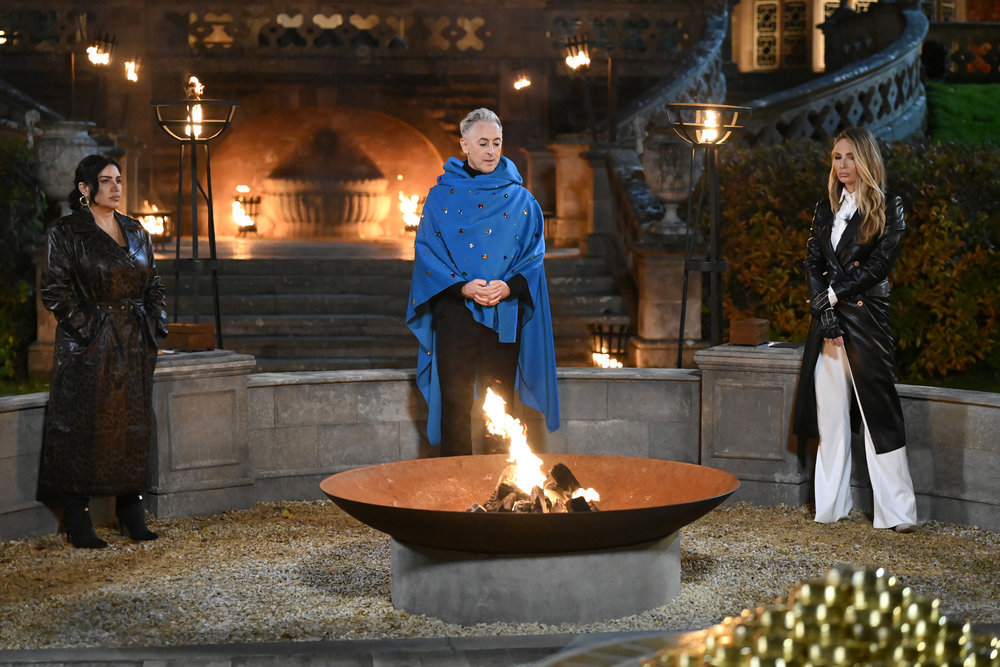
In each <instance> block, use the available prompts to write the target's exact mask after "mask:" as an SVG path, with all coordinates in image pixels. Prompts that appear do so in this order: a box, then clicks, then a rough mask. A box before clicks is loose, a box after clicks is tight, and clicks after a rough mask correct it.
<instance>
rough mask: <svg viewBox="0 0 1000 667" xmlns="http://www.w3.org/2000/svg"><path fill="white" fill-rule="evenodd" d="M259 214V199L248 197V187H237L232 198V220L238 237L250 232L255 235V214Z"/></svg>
mask: <svg viewBox="0 0 1000 667" xmlns="http://www.w3.org/2000/svg"><path fill="white" fill-rule="evenodd" d="M259 212H260V197H259V196H257V197H251V196H250V186H249V185H237V186H236V196H235V197H233V220H234V221H235V222H236V226H237V227H238V228H239V230H238V231H237V232H236V233H237V234H238V235H239V236H246V235H247V234H249V233H250V232H253V233H254V234H256V233H257V214H258V213H259Z"/></svg>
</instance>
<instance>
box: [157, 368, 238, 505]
mask: <svg viewBox="0 0 1000 667" xmlns="http://www.w3.org/2000/svg"><path fill="white" fill-rule="evenodd" d="M255 365H256V362H255V360H254V358H253V357H252V356H250V355H246V354H237V353H235V352H229V351H226V350H214V351H211V352H192V353H178V354H171V355H160V358H159V360H158V362H157V367H156V376H155V382H154V385H153V408H154V410H155V412H156V417H157V425H156V435H157V443H156V450H155V451H154V455H153V456H154V473H153V488H152V489H151V490H150V493H149V494H148V500H149V503H148V507H149V509H150V511H152V512H153V513H154V514H155V515H156V516H158V517H161V518H163V517H174V516H191V515H198V514H215V513H217V512H224V511H227V510H230V509H233V508H237V509H239V508H247V507H250V506H251V505H253V503H254V500H255V494H254V482H253V476H252V474H251V470H250V446H249V438H248V431H247V375H249V374H250V372H251V371H252V370H253V369H254V366H255Z"/></svg>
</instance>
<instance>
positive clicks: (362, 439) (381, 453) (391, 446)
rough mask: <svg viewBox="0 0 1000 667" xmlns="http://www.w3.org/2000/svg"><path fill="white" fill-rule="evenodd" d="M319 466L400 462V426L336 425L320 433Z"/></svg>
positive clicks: (387, 424)
mask: <svg viewBox="0 0 1000 667" xmlns="http://www.w3.org/2000/svg"><path fill="white" fill-rule="evenodd" d="M318 458H319V465H320V466H321V467H327V468H333V467H336V466H346V467H355V466H367V465H376V464H378V463H389V462H391V461H398V460H399V458H400V457H399V425H398V424H397V423H395V422H389V423H370V424H367V423H362V424H337V425H330V426H324V427H322V428H321V429H320V432H319V451H318Z"/></svg>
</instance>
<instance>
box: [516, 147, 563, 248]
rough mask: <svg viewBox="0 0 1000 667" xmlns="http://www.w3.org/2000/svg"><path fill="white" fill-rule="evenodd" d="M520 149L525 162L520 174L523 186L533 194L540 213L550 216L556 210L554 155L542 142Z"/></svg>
mask: <svg viewBox="0 0 1000 667" xmlns="http://www.w3.org/2000/svg"><path fill="white" fill-rule="evenodd" d="M520 150H521V152H522V153H523V154H524V157H525V164H527V168H526V169H525V173H524V174H522V176H523V177H524V187H526V188H528V190H529V191H530V192H531V194H532V195H534V197H535V200H536V201H537V202H538V205H539V206H541V207H542V213H544V214H545V215H546V216H550V217H551V215H552V214H553V213H554V212H555V210H556V157H555V155H553V154H552V151H551V150H549V147H548V146H545V145H544V144H530V145H528V146H524V147H523V148H521V149H520ZM548 232H549V230H546V233H548Z"/></svg>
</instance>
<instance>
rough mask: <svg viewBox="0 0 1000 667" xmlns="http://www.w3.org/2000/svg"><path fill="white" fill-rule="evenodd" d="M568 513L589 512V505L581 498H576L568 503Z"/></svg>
mask: <svg viewBox="0 0 1000 667" xmlns="http://www.w3.org/2000/svg"><path fill="white" fill-rule="evenodd" d="M569 511H570V512H591V511H593V510H592V509H591V508H590V503H589V502H587V499H586V498H584V497H583V496H578V497H576V498H573V499H572V500H570V501H569Z"/></svg>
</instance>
